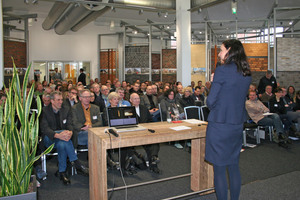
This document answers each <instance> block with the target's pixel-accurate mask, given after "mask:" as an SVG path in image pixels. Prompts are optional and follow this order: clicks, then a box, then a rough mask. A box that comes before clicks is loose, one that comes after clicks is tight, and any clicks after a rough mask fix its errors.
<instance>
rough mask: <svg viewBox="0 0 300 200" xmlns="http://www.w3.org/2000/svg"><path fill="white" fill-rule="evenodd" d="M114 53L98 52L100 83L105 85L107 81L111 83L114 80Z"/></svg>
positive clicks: (111, 51)
mask: <svg viewBox="0 0 300 200" xmlns="http://www.w3.org/2000/svg"><path fill="white" fill-rule="evenodd" d="M116 56H117V53H116V51H113V50H108V51H101V52H100V82H101V84H105V83H106V81H107V80H108V79H109V80H111V81H113V80H114V79H115V78H116V74H117V71H116Z"/></svg>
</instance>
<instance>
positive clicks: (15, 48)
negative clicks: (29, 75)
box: [4, 40, 27, 68]
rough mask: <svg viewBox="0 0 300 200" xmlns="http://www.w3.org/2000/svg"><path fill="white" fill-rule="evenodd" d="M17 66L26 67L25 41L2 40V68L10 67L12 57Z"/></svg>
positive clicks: (11, 65)
mask: <svg viewBox="0 0 300 200" xmlns="http://www.w3.org/2000/svg"><path fill="white" fill-rule="evenodd" d="M11 57H13V59H14V62H15V64H16V66H17V67H18V68H27V57H26V43H25V42H15V41H8V40H4V68H12V67H13V64H12V59H11Z"/></svg>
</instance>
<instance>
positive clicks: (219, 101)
mask: <svg viewBox="0 0 300 200" xmlns="http://www.w3.org/2000/svg"><path fill="white" fill-rule="evenodd" d="M218 56H219V57H220V59H221V65H220V66H218V67H217V68H216V70H215V74H214V78H213V82H212V86H211V89H210V92H209V95H208V97H207V106H208V107H209V109H210V113H209V116H208V126H207V132H206V152H205V158H206V160H207V161H208V162H210V163H212V164H213V166H214V183H215V190H216V194H217V198H218V199H219V200H220V199H222V200H224V199H227V190H228V186H227V179H226V170H227V169H228V173H229V181H230V182H229V183H230V196H231V200H236V199H238V198H239V194H240V189H241V176H240V171H239V155H240V150H241V148H242V132H243V123H244V120H245V116H246V110H245V101H246V96H247V92H248V89H249V85H250V83H251V71H250V68H249V64H248V62H247V57H246V54H245V51H244V48H243V45H242V43H241V42H240V41H238V40H234V39H232V40H227V41H224V42H223V44H222V46H221V52H220V53H219V55H218Z"/></svg>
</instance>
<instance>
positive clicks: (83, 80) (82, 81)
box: [78, 73, 86, 86]
mask: <svg viewBox="0 0 300 200" xmlns="http://www.w3.org/2000/svg"><path fill="white" fill-rule="evenodd" d="M78 82H81V83H82V85H84V86H86V75H85V73H81V74H80V75H79V76H78Z"/></svg>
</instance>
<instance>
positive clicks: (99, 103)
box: [92, 93, 105, 112]
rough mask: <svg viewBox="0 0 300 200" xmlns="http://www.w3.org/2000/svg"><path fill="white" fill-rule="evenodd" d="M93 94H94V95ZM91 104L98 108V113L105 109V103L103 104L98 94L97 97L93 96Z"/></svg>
mask: <svg viewBox="0 0 300 200" xmlns="http://www.w3.org/2000/svg"><path fill="white" fill-rule="evenodd" d="M94 94H95V93H94ZM92 103H93V104H95V105H97V106H98V107H99V108H100V112H103V111H104V109H105V102H104V99H103V98H102V95H101V93H100V95H99V96H97V95H96V94H95V100H94V102H92Z"/></svg>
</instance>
